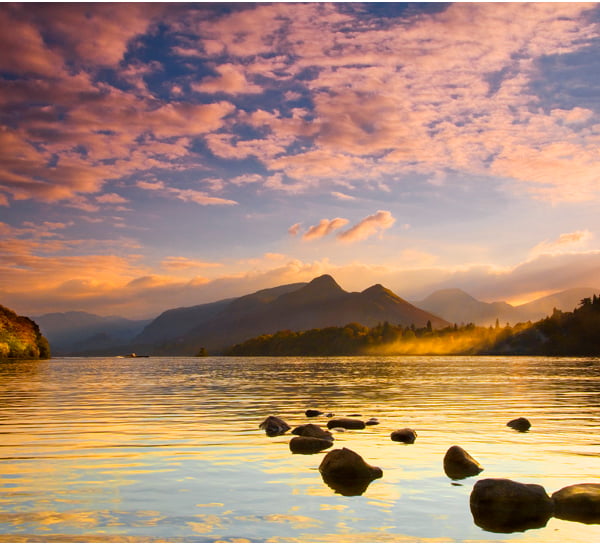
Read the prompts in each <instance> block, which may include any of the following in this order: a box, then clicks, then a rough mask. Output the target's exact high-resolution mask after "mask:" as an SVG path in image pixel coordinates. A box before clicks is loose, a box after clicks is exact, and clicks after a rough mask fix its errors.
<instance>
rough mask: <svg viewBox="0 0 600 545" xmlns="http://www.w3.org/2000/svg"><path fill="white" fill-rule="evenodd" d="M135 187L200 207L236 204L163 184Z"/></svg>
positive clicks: (149, 183)
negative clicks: (199, 205)
mask: <svg viewBox="0 0 600 545" xmlns="http://www.w3.org/2000/svg"><path fill="white" fill-rule="evenodd" d="M136 185H137V187H139V188H140V189H145V190H148V191H154V192H157V193H159V194H162V195H168V196H173V197H174V198H176V199H179V200H180V201H184V202H194V203H196V204H201V205H227V206H230V205H235V204H238V203H237V202H236V201H232V200H230V199H222V198H220V197H211V196H210V195H207V194H206V193H204V192H203V191H197V190H195V189H179V188H176V187H170V186H168V185H166V184H165V183H164V182H144V181H139V182H137V184H136Z"/></svg>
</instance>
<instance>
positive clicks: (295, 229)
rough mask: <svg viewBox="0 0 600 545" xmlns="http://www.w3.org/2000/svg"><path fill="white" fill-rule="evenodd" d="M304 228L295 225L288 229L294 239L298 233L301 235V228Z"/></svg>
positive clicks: (297, 224) (299, 224)
mask: <svg viewBox="0 0 600 545" xmlns="http://www.w3.org/2000/svg"><path fill="white" fill-rule="evenodd" d="M301 226H302V224H301V223H294V225H292V226H291V227H290V228H289V229H288V233H289V234H290V235H292V236H293V237H295V236H297V235H298V233H300V227H301Z"/></svg>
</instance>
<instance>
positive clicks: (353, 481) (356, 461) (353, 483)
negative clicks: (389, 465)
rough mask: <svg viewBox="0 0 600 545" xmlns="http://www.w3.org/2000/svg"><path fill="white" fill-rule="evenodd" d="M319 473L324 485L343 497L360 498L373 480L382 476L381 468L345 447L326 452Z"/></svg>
mask: <svg viewBox="0 0 600 545" xmlns="http://www.w3.org/2000/svg"><path fill="white" fill-rule="evenodd" d="M319 472H320V473H321V476H322V477H323V481H325V484H327V485H328V486H329V487H330V488H332V489H333V490H335V491H336V492H337V493H339V494H342V495H343V496H360V495H361V494H362V493H363V492H364V491H365V490H366V489H367V488H368V486H369V484H370V483H371V482H372V481H373V480H375V479H379V478H380V477H382V476H383V471H382V470H381V468H379V467H376V466H372V465H370V464H368V463H367V462H365V461H364V459H363V458H362V456H360V455H359V454H357V453H356V452H354V451H353V450H350V449H349V448H346V447H344V448H342V449H335V450H332V451H331V452H328V453H327V455H326V456H325V458H323V461H322V462H321V464H320V465H319Z"/></svg>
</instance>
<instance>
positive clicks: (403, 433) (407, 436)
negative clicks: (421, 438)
mask: <svg viewBox="0 0 600 545" xmlns="http://www.w3.org/2000/svg"><path fill="white" fill-rule="evenodd" d="M390 437H391V438H392V441H398V442H400V443H407V444H410V445H412V444H413V443H414V442H415V439H416V438H417V432H416V431H415V430H413V429H411V428H402V429H401V430H396V431H393V432H392V434H391V435H390Z"/></svg>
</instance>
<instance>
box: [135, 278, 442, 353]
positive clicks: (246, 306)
mask: <svg viewBox="0 0 600 545" xmlns="http://www.w3.org/2000/svg"><path fill="white" fill-rule="evenodd" d="M206 310H207V309H204V311H206ZM212 310H213V311H214V313H213V314H212V316H211V317H210V319H206V321H204V322H203V323H201V324H196V325H193V324H191V323H190V322H188V323H190V325H192V327H189V328H188V329H187V330H186V329H184V328H179V329H178V330H177V332H176V335H174V336H173V337H171V338H170V339H165V337H163V338H162V342H159V343H155V344H150V341H151V335H150V332H151V331H152V330H154V329H158V325H159V323H160V324H162V325H161V327H162V328H163V329H164V330H170V331H174V329H170V328H171V327H172V322H171V321H170V318H173V317H181V316H182V315H183V313H184V309H178V311H177V312H173V311H168V312H167V313H163V314H162V315H161V316H160V317H159V318H157V320H156V321H155V322H153V323H152V324H150V325H149V326H148V327H147V328H146V329H145V330H144V332H143V333H142V334H141V335H140V336H139V337H138V338H137V339H136V341H137V343H138V344H136V345H134V347H133V349H134V350H135V351H136V352H139V353H141V352H151V353H152V354H160V355H170V354H182V355H184V354H196V353H197V352H198V351H199V350H200V348H202V347H203V348H206V349H207V350H208V352H209V354H216V353H222V352H223V351H225V350H226V349H228V348H229V347H231V346H233V345H234V344H236V343H239V342H242V341H244V340H246V339H249V338H251V337H254V336H257V335H262V334H266V333H275V332H276V331H279V330H281V329H290V330H307V329H313V328H324V327H330V326H342V325H344V324H347V323H350V322H357V323H360V324H362V325H364V326H369V327H370V326H375V325H377V324H378V323H381V322H385V321H389V322H393V323H396V324H403V325H407V326H408V325H411V324H415V325H416V326H418V327H423V326H425V325H426V324H427V322H430V323H431V324H432V325H433V327H444V326H447V325H448V322H446V321H445V320H443V319H441V318H439V317H437V316H435V315H433V314H431V313H429V312H426V311H424V310H422V309H419V308H417V307H415V306H414V305H412V304H410V303H408V302H407V301H405V300H404V299H402V298H400V297H398V296H397V295H395V294H394V293H392V292H391V291H389V290H387V289H386V288H384V287H383V286H380V285H376V286H372V287H370V288H368V289H366V290H364V291H363V292H347V291H345V290H343V289H342V288H341V287H340V286H339V285H338V284H337V282H336V281H335V280H334V279H333V278H332V277H331V276H329V275H323V276H320V277H318V278H315V279H313V280H312V281H311V282H309V283H308V284H292V285H288V286H280V287H277V288H272V289H269V290H262V291H260V292H256V293H254V294H251V295H248V296H245V297H240V298H239V299H235V300H234V301H231V302H229V303H227V304H223V303H222V304H221V306H220V307H219V308H216V307H213V308H212Z"/></svg>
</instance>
